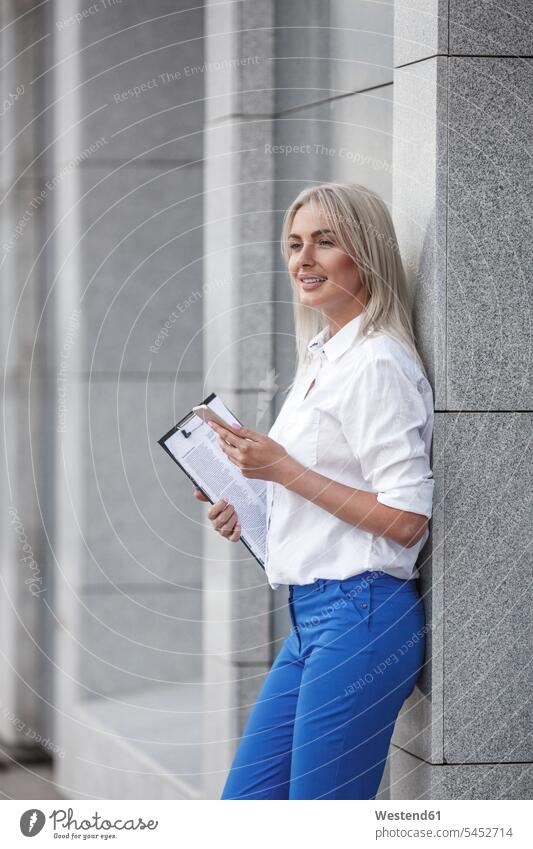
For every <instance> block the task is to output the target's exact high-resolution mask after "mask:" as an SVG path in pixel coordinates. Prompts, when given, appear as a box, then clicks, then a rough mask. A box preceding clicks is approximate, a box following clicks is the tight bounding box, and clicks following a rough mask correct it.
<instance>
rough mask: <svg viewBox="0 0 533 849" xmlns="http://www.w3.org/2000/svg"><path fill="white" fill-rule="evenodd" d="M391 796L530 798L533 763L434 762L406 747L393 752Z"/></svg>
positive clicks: (403, 797) (411, 797)
mask: <svg viewBox="0 0 533 849" xmlns="http://www.w3.org/2000/svg"><path fill="white" fill-rule="evenodd" d="M390 764H391V770H390V773H391V774H390V798H391V799H530V798H531V794H532V793H533V764H531V763H512V764H502V763H496V764H453V765H434V764H428V763H426V762H425V761H422V760H419V759H418V758H416V757H414V756H413V755H410V754H408V753H407V752H404V751H403V750H402V749H396V748H395V747H394V746H393V747H392V751H391V754H390Z"/></svg>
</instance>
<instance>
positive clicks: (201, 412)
mask: <svg viewBox="0 0 533 849" xmlns="http://www.w3.org/2000/svg"><path fill="white" fill-rule="evenodd" d="M192 411H193V413H195V414H196V415H197V416H198V417H199V418H200V419H202V421H204V422H205V423H206V424H207V422H215V424H219V425H220V426H221V427H225V428H226V430H230V431H231V432H232V433H235V431H234V430H233V429H232V427H231V425H230V424H229V423H228V422H227V421H225V419H223V418H222V416H219V415H218V413H215V411H214V410H212V409H211V407H208V406H207V404H200V405H199V406H198V407H193V408H192ZM239 424H240V423H239Z"/></svg>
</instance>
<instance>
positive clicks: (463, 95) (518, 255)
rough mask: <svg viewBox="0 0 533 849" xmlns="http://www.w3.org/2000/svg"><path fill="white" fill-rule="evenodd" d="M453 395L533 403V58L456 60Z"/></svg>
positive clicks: (456, 401)
mask: <svg viewBox="0 0 533 849" xmlns="http://www.w3.org/2000/svg"><path fill="white" fill-rule="evenodd" d="M449 63H450V64H449V151H448V158H449V174H448V181H449V195H448V210H449V211H448V278H447V349H448V357H447V384H448V385H447V400H448V407H449V408H451V409H463V408H465V409H467V410H528V409H531V407H532V405H533V370H532V368H531V360H532V355H533V342H532V332H531V314H532V310H533V284H532V280H533V249H532V247H531V240H530V238H529V233H530V219H531V211H532V209H531V198H530V190H531V186H532V185H533V169H532V165H531V155H530V144H531V142H530V135H529V134H530V126H531V119H532V114H533V94H532V88H531V72H532V64H531V60H524V59H488V58H475V59H470V58H464V59H450V60H449Z"/></svg>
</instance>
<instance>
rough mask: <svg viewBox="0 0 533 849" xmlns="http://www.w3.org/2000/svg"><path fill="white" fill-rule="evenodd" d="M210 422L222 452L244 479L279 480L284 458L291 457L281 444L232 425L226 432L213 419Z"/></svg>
mask: <svg viewBox="0 0 533 849" xmlns="http://www.w3.org/2000/svg"><path fill="white" fill-rule="evenodd" d="M209 424H210V426H211V427H212V428H213V430H214V431H215V432H216V433H217V434H218V437H219V439H218V444H219V445H220V447H221V448H222V450H223V451H224V454H226V456H227V457H229V459H230V460H231V461H232V463H235V465H236V466H237V467H238V468H239V469H240V470H241V472H242V474H243V475H244V477H245V478H257V479H259V480H265V481H279V480H280V479H281V477H282V476H283V473H284V470H285V467H286V464H287V461H288V460H290V456H289V454H287V452H286V450H285V448H284V447H283V445H280V444H279V442H276V441H275V440H274V439H270V437H269V436H264V435H263V434H262V433H257V432H256V431H255V430H250V429H249V428H247V427H236V426H234V425H232V430H231V431H228V430H227V429H226V428H225V427H221V426H220V425H218V424H216V423H215V422H209Z"/></svg>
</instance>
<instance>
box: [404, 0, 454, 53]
mask: <svg viewBox="0 0 533 849" xmlns="http://www.w3.org/2000/svg"><path fill="white" fill-rule="evenodd" d="M448 5H449V0H395V3H394V66H395V68H397V67H398V66H400V65H406V64H407V63H409V62H419V61H420V60H421V59H428V58H429V57H431V56H435V55H437V54H446V53H447V52H448Z"/></svg>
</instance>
